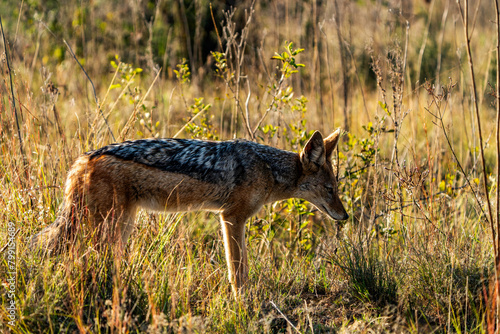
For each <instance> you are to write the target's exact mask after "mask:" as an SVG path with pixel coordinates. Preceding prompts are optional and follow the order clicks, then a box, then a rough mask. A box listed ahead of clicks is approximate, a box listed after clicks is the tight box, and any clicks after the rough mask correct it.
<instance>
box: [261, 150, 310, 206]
mask: <svg viewBox="0 0 500 334" xmlns="http://www.w3.org/2000/svg"><path fill="white" fill-rule="evenodd" d="M287 153H289V154H287V155H286V156H282V157H281V159H280V160H279V161H278V162H276V163H275V164H273V163H271V164H270V167H271V170H272V172H273V177H274V187H273V188H272V191H271V193H270V194H269V197H268V200H267V202H275V201H280V200H284V199H288V198H292V197H294V196H295V193H296V192H297V187H298V182H299V179H300V176H301V175H302V172H303V170H302V164H301V163H300V157H299V155H298V154H296V153H292V152H287Z"/></svg>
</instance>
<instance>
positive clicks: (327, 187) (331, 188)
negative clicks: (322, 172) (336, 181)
mask: <svg viewBox="0 0 500 334" xmlns="http://www.w3.org/2000/svg"><path fill="white" fill-rule="evenodd" d="M325 188H326V191H328V195H333V187H329V186H325Z"/></svg>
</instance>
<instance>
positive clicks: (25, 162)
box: [0, 16, 29, 180]
mask: <svg viewBox="0 0 500 334" xmlns="http://www.w3.org/2000/svg"><path fill="white" fill-rule="evenodd" d="M0 28H1V29H2V38H3V47H4V50H5V59H6V61H7V70H8V71H9V79H10V93H11V94H12V106H13V108H14V115H15V118H16V127H17V137H18V138H19V149H20V150H21V156H22V157H23V167H24V172H25V173H26V177H27V180H29V177H28V162H27V161H26V155H25V154H24V149H23V137H21V127H20V126H19V116H18V115H17V108H16V98H15V96H14V84H13V83H12V70H11V69H10V62H9V53H8V50H7V41H6V40H5V33H4V31H3V24H2V17H1V16H0Z"/></svg>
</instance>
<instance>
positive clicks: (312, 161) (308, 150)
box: [300, 131, 326, 171]
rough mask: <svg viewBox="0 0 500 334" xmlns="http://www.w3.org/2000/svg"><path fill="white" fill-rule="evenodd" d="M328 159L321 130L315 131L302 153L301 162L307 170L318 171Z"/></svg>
mask: <svg viewBox="0 0 500 334" xmlns="http://www.w3.org/2000/svg"><path fill="white" fill-rule="evenodd" d="M325 161H326V157H325V144H324V143H323V136H321V133H319V131H316V132H314V134H313V135H312V137H311V138H310V139H309V141H308V142H307V144H306V146H305V147H304V149H303V150H302V152H301V153H300V162H302V167H303V168H304V169H305V170H311V171H316V170H318V169H319V167H320V166H322V165H323V164H324V163H325Z"/></svg>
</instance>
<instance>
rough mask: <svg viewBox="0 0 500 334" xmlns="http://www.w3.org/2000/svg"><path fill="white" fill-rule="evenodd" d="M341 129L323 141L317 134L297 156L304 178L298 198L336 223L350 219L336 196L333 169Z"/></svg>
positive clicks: (335, 180)
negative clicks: (307, 202)
mask: <svg viewBox="0 0 500 334" xmlns="http://www.w3.org/2000/svg"><path fill="white" fill-rule="evenodd" d="M339 137H340V129H338V130H337V131H335V132H334V133H332V134H331V135H330V136H328V137H327V138H325V139H323V137H322V136H321V133H319V132H318V131H316V132H315V133H314V134H313V135H312V137H311V138H310V139H309V141H308V142H307V144H306V146H305V147H304V150H303V151H302V153H301V154H300V161H301V163H302V169H303V175H302V177H301V180H300V181H299V192H300V196H299V197H302V198H304V199H306V200H308V201H309V202H311V203H312V204H314V206H316V207H317V208H318V209H319V210H320V211H322V212H323V213H325V214H327V215H328V216H330V217H331V218H332V219H335V220H346V219H347V218H349V215H348V214H347V212H346V210H345V209H344V206H343V205H342V202H341V201H340V198H339V195H338V187H337V178H336V176H335V173H334V170H333V166H332V161H331V158H332V153H333V151H334V149H335V147H336V146H337V143H338V141H339Z"/></svg>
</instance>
